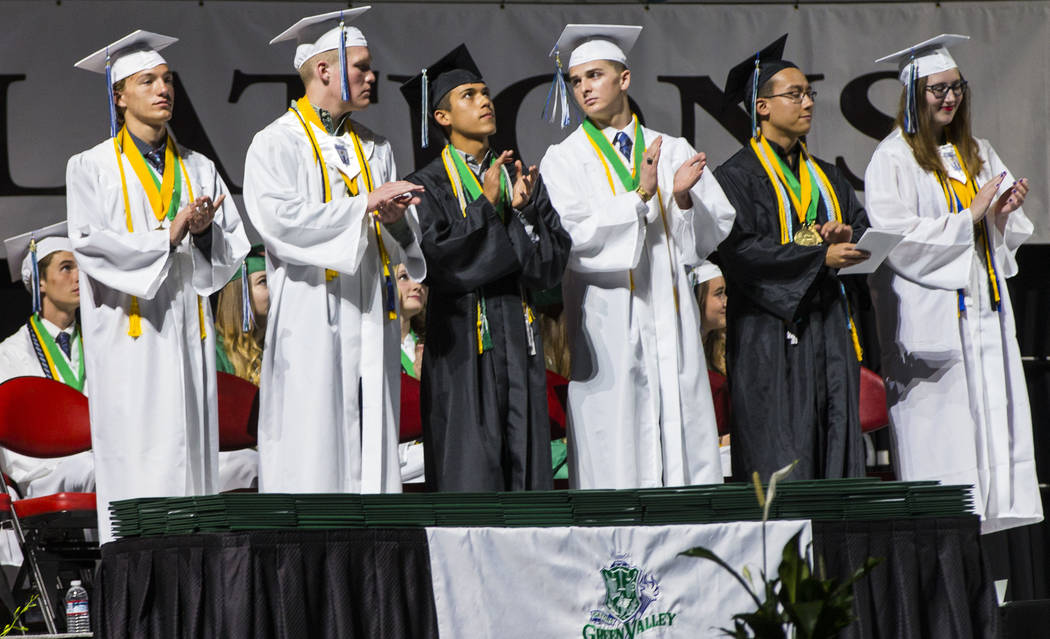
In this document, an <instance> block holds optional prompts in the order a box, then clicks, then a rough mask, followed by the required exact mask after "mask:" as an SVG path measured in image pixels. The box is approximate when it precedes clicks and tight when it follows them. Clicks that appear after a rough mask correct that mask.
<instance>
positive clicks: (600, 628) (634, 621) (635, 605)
mask: <svg viewBox="0 0 1050 639" xmlns="http://www.w3.org/2000/svg"><path fill="white" fill-rule="evenodd" d="M599 574H600V576H601V579H602V583H603V584H604V585H605V601H604V602H603V607H602V608H598V609H595V610H592V611H591V616H590V619H589V623H587V624H586V625H585V626H584V627H583V637H584V639H606V638H608V639H612V638H614V637H616V638H621V637H636V636H638V635H640V634H642V633H643V632H646V631H647V630H652V629H654V628H660V627H663V626H667V627H670V626H671V625H672V624H674V618H675V617H677V616H678V615H677V613H671V612H656V611H650V608H651V607H652V605H653V603H654V602H655V601H656V600H657V599H659V598H660V584H659V583H658V582H657V580H656V576H655V575H654V574H652V573H648V572H645V571H644V570H643V569H642V568H640V567H639V566H637V565H634V564H632V563H631V562H630V561H629V556H628V555H626V554H615V553H614V554H613V560H612V562H611V563H610V564H609V565H608V566H606V567H604V568H601V569H600V570H599ZM647 612H648V613H649V614H648V615H647V614H646V613H647Z"/></svg>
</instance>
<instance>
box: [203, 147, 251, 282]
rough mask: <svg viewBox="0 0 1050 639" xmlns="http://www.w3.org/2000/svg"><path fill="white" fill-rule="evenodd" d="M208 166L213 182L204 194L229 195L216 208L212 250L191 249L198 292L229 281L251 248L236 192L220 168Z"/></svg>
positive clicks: (212, 226)
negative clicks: (233, 191)
mask: <svg viewBox="0 0 1050 639" xmlns="http://www.w3.org/2000/svg"><path fill="white" fill-rule="evenodd" d="M209 164H210V163H209ZM209 168H211V169H212V170H211V175H210V176H209V177H210V178H211V184H209V185H207V186H208V188H207V189H205V190H204V192H203V193H202V195H208V196H210V197H211V199H212V201H213V202H214V201H215V200H217V199H218V198H219V196H220V195H226V199H225V200H223V201H222V206H220V207H219V209H218V210H217V211H216V212H215V218H214V219H213V220H212V223H211V227H210V233H211V250H210V251H209V252H208V255H205V254H204V253H203V252H201V251H198V250H191V251H190V254H191V255H192V256H193V288H194V290H196V291H197V294H199V295H205V296H207V295H211V294H212V293H214V292H215V291H218V290H219V289H221V288H222V287H223V286H225V285H226V283H227V282H228V281H230V278H231V277H233V274H234V273H236V272H237V269H238V268H239V267H240V265H241V261H242V260H243V259H244V256H245V255H247V254H248V251H249V250H250V249H251V244H250V243H249V242H248V236H247V235H246V234H245V233H244V226H243V225H242V224H241V216H240V213H238V211H237V204H236V203H234V201H233V196H231V195H230V192H229V189H227V188H226V183H225V182H223V180H222V177H221V176H219V174H218V171H215V170H214V167H209Z"/></svg>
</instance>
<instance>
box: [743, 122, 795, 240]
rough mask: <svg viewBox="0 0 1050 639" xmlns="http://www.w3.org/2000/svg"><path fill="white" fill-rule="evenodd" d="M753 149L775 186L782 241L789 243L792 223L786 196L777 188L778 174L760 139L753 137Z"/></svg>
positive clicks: (774, 191) (774, 193)
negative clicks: (789, 220) (785, 204)
mask: <svg viewBox="0 0 1050 639" xmlns="http://www.w3.org/2000/svg"><path fill="white" fill-rule="evenodd" d="M751 151H752V152H754V154H755V157H756V158H758V162H759V164H761V165H762V168H763V169H764V170H765V172H766V177H767V178H769V182H770V184H771V185H772V186H773V195H775V196H776V198H777V219H779V220H780V243H781V244H787V243H788V242H790V241H791V236H790V234H789V232H788V228H789V227H790V226H791V224H789V223H788V219H787V208H786V207H785V206H784V196H783V194H781V192H780V189H779V188H777V178H776V174H775V173H774V172H773V168H772V167H770V166H769V161H768V160H767V159H766V157H765V154H763V153H762V149H761V148H760V147H759V146H758V141H757V140H755V138H751Z"/></svg>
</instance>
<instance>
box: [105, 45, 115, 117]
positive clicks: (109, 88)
mask: <svg viewBox="0 0 1050 639" xmlns="http://www.w3.org/2000/svg"><path fill="white" fill-rule="evenodd" d="M106 93H107V95H108V102H109V137H111V138H115V137H117V105H116V103H115V102H114V101H113V65H112V64H110V61H109V47H106Z"/></svg>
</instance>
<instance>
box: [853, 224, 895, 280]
mask: <svg viewBox="0 0 1050 639" xmlns="http://www.w3.org/2000/svg"><path fill="white" fill-rule="evenodd" d="M903 239H904V236H903V235H899V234H897V233H890V232H889V231H876V230H875V229H868V230H867V231H865V232H864V235H862V236H861V238H860V241H859V242H857V250H858V251H867V252H868V253H871V257H869V258H868V259H866V260H864V261H863V262H861V263H860V264H854V265H853V266H847V267H846V268H841V269H839V275H858V274H863V273H874V272H875V269H877V268H879V264H882V261H883V260H885V259H886V256H888V255H889V254H890V251H892V250H893V248H894V247H895V246H897V245H898V244H900V241H901V240H903Z"/></svg>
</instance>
